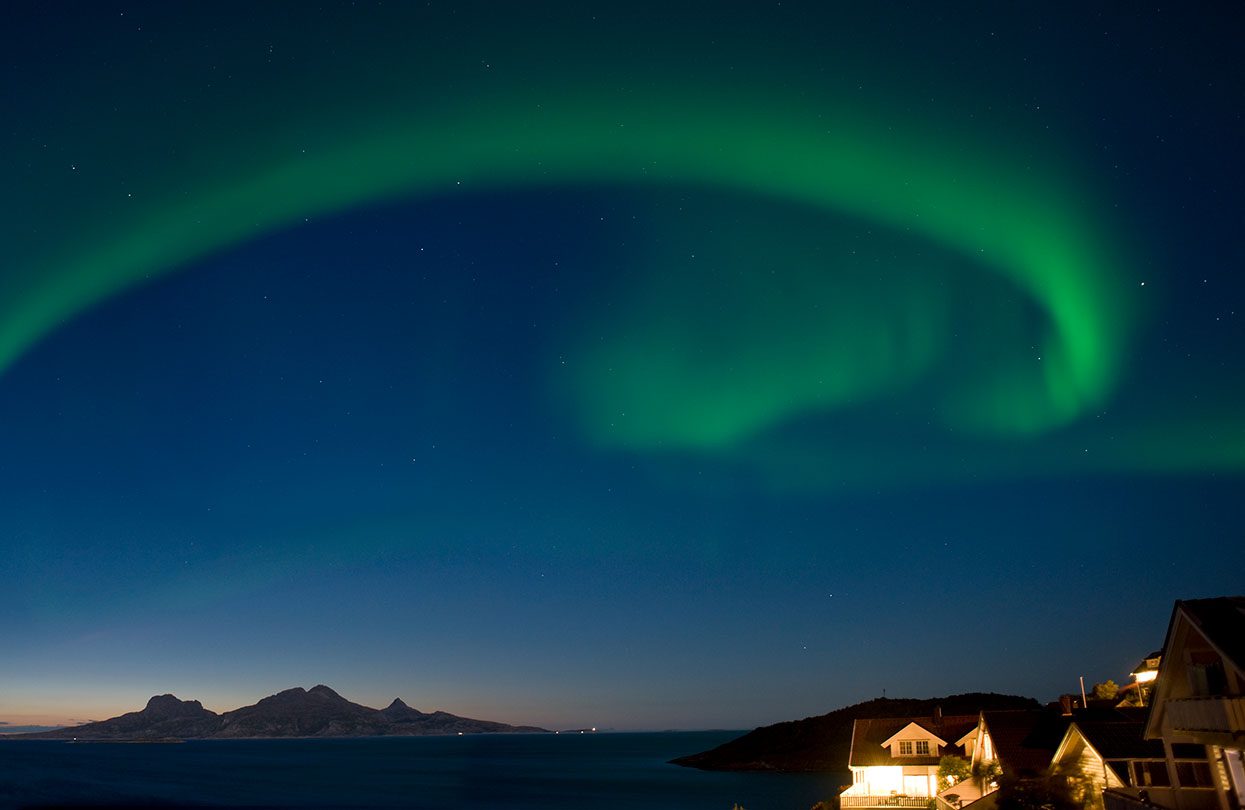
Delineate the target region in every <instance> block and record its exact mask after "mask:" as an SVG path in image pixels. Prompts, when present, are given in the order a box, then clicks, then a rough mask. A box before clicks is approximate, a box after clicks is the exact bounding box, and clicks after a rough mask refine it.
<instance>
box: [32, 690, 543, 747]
mask: <svg viewBox="0 0 1245 810" xmlns="http://www.w3.org/2000/svg"><path fill="white" fill-rule="evenodd" d="M543 731H545V729H542V728H536V727H534V726H512V725H508V724H506V723H497V722H493V721H490V720H474V719H472V718H469V717H459V716H457V715H454V714H450V713H448V712H441V711H437V712H432V713H424V712H421V711H419V710H417V709H412V708H411V707H410V706H407V705H406V704H405V703H403V702H402V700H401V699H395V700H394V701H393V702H392V703H390V704H389V706H388V707H387V708H385V709H373V708H370V707H368V706H362V705H360V704H358V703H353V702H351V701H349V700H346V698H344V697H342V696H341V695H339V694H337V692H335V691H333V690H332V689H330V688H329V687H327V686H324V685H323V684H320V685H318V686H313V687H312V688H310V689H303V688H302V687H301V686H297V687H294V688H293V689H286V690H284V691H282V692H278V693H276V694H275V695H269V696H268V697H266V698H264V699H263V700H260V701H259V702H257V703H255V704H253V705H251V706H243V707H242V708H240V709H234V710H233V711H230V712H225V713H224V714H217V713H215V712H213V711H209V710H207V709H205V708H203V704H201V703H200V702H199V701H197V700H178V699H177V698H176V697H174V696H173V695H156V696H155V697H153V698H151V699H150V700H148V701H147V706H146V708H144V709H143V710H142V711H137V712H129V713H127V714H123V715H121V716H119V717H113V718H111V719H109V720H101V721H99V722H95V723H87V724H85V725H81V726H73V727H70V728H62V729H56V730H55V731H43V732H37V733H33V734H14V735H11V736H10V738H43V739H78V740H189V739H208V738H211V739H240V738H248V739H253V738H261V737H262V738H272V737H382V736H386V737H389V736H430V735H435V734H483V733H490V734H504V733H515V732H543Z"/></svg>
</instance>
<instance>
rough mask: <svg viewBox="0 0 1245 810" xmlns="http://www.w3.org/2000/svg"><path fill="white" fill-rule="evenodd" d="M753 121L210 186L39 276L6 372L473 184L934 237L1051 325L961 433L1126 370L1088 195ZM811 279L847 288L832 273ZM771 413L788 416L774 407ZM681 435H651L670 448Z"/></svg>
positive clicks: (1090, 392) (618, 113)
mask: <svg viewBox="0 0 1245 810" xmlns="http://www.w3.org/2000/svg"><path fill="white" fill-rule="evenodd" d="M676 95H681V94H676ZM701 95H702V97H703V94H701ZM757 106H758V105H757V104H753V105H750V110H752V114H750V115H748V116H746V117H742V116H739V115H736V114H733V113H732V111H731V109H730V108H729V107H724V106H722V105H716V104H712V103H709V102H706V103H703V104H699V105H695V106H694V107H693V108H690V109H689V107H688V105H686V104H683V103H678V104H675V103H672V100H671V99H669V98H666V97H664V96H663V97H660V98H654V99H632V100H631V101H630V103H628V104H626V105H624V104H622V103H620V102H619V100H614V101H610V102H608V103H603V102H602V99H601V96H600V94H593V93H585V94H584V95H583V96H581V97H580V98H579V99H566V98H565V97H562V103H560V104H559V105H558V106H557V107H556V108H552V107H550V106H549V105H545V106H543V107H541V108H539V109H536V108H534V107H532V106H530V105H524V104H521V103H511V104H505V103H499V104H495V105H491V106H489V107H486V108H484V109H480V110H476V111H474V112H473V114H472V115H470V116H463V117H460V118H454V117H450V116H444V115H438V116H430V117H431V118H433V119H434V120H435V121H436V124H435V125H430V124H428V123H427V122H426V121H424V120H422V119H421V120H415V121H408V122H402V123H393V124H391V125H390V126H389V127H388V128H386V130H385V131H382V132H375V133H369V134H364V135H361V136H359V137H357V138H353V139H350V140H347V141H346V142H345V143H343V144H342V145H340V146H338V147H336V148H333V149H326V150H324V151H323V152H321V153H320V154H316V155H309V156H304V157H299V158H297V159H292V160H288V161H284V162H279V163H276V164H275V165H272V166H267V167H265V168H264V169H263V170H262V171H258V172H256V173H254V174H251V175H248V176H243V177H238V178H233V179H231V180H229V181H227V182H219V181H218V182H215V183H205V184H204V185H203V186H202V187H196V188H194V191H193V193H191V194H190V195H189V199H188V200H186V201H185V202H182V203H180V204H176V203H175V204H171V205H170V204H161V205H158V206H154V207H152V208H150V209H148V210H144V211H141V212H140V213H137V214H130V215H129V216H128V217H126V218H125V219H124V220H122V221H120V222H116V223H114V226H113V227H112V228H111V229H110V234H115V236H112V238H110V239H104V240H101V241H100V242H98V243H96V242H91V243H88V244H84V245H73V246H72V249H71V250H68V251H66V252H65V253H64V254H62V255H60V256H57V257H56V258H54V259H50V260H45V262H44V263H42V264H41V265H39V266H36V267H35V268H34V269H33V270H32V271H31V272H29V273H28V274H24V275H25V277H26V278H27V279H28V283H26V284H25V285H23V288H22V289H21V290H20V292H19V294H17V295H11V296H9V297H8V298H7V300H6V302H5V307H4V309H3V312H2V313H0V323H2V327H0V363H2V364H3V365H4V366H7V365H9V364H11V363H12V362H13V361H14V360H15V359H16V358H17V357H18V356H20V355H21V353H22V352H23V351H25V350H26V349H27V348H28V347H29V346H30V345H31V344H32V343H33V342H34V341H36V340H37V339H38V338H39V337H40V336H42V335H43V334H45V333H47V332H48V331H50V330H51V329H54V328H55V327H56V326H57V325H59V324H61V323H63V322H64V321H65V320H66V319H68V318H70V317H72V316H73V315H75V314H76V313H77V312H79V311H81V310H82V309H84V308H85V307H88V306H90V305H91V304H93V303H95V302H96V301H98V300H100V299H102V298H105V297H107V296H109V295H113V294H116V293H117V292H119V291H121V290H124V289H125V288H127V287H128V286H130V285H132V284H135V283H138V282H140V281H142V280H144V279H148V278H151V277H152V276H154V275H157V274H161V273H165V272H169V271H172V270H174V269H176V268H178V267H180V266H183V265H184V264H186V263H187V262H189V261H191V260H193V259H196V258H198V257H201V256H203V255H205V254H207V253H209V252H213V251H219V250H221V249H224V248H227V247H229V246H231V245H235V244H237V243H239V242H241V241H243V240H245V239H248V238H252V237H254V236H256V235H258V234H261V233H263V232H265V231H267V230H271V229H274V228H281V227H287V226H289V225H291V224H293V223H295V222H298V221H299V220H301V219H303V218H305V217H311V216H324V215H327V214H331V213H333V212H335V211H339V210H342V209H345V208H348V207H351V206H357V205H363V204H367V203H369V202H372V201H376V200H380V199H385V198H392V197H394V196H398V195H430V194H445V193H451V192H453V191H454V190H455V188H456V187H460V186H462V185H468V186H469V187H472V188H480V187H488V186H503V187H514V186H523V185H529V184H557V183H561V184H566V183H619V184H646V185H647V184H662V183H692V184H703V185H705V186H710V187H714V186H716V187H722V188H727V189H739V190H743V191H748V192H751V193H755V194H759V195H767V196H772V197H774V198H778V199H787V200H795V201H800V202H803V203H807V204H809V205H814V206H818V207H820V208H823V209H824V210H825V211H826V212H827V213H836V214H837V213H847V214H851V215H854V216H858V217H860V218H864V219H868V220H873V221H876V222H878V223H880V224H883V225H885V226H888V227H890V228H893V229H896V230H901V231H911V232H914V233H918V234H922V235H924V236H926V237H928V238H929V239H931V240H934V241H936V242H938V243H940V244H943V245H946V246H949V247H952V248H954V249H956V250H958V251H960V252H962V253H963V254H965V255H966V256H969V257H971V258H972V259H973V260H975V261H979V262H980V263H981V264H982V266H983V267H985V268H988V269H990V270H992V271H994V272H997V273H999V274H1001V275H1002V276H1003V277H1005V278H1006V279H1008V280H1009V281H1011V282H1012V283H1013V284H1015V285H1016V286H1017V287H1019V288H1020V289H1022V290H1024V291H1025V292H1026V293H1027V294H1029V295H1030V296H1032V298H1033V299H1034V300H1035V301H1037V302H1038V303H1039V304H1040V306H1041V307H1042V308H1043V309H1044V311H1045V312H1046V314H1047V316H1048V318H1049V322H1050V329H1049V336H1048V337H1047V339H1046V341H1045V346H1044V351H1045V354H1046V359H1045V361H1044V363H1043V365H1042V366H1041V370H1040V371H1039V372H1037V373H1029V372H1017V370H1016V369H1007V370H1005V371H1004V373H1003V374H1001V375H1000V376H999V377H997V378H995V379H990V380H983V381H981V383H980V390H979V391H978V392H976V393H975V394H974V396H972V397H971V398H969V401H966V402H965V403H963V405H962V413H961V414H960V415H959V417H958V418H960V419H961V420H962V421H963V422H964V423H966V424H968V425H972V426H975V427H978V428H980V429H983V430H987V431H991V432H996V431H997V432H1004V433H1007V432H1021V433H1024V432H1030V431H1035V430H1040V429H1044V428H1049V427H1051V426H1054V425H1058V424H1061V423H1063V422H1066V421H1067V420H1069V419H1072V418H1075V417H1076V416H1077V415H1079V414H1081V413H1083V411H1084V410H1085V409H1086V408H1087V407H1092V406H1093V405H1095V404H1097V403H1100V402H1101V401H1102V400H1103V398H1104V397H1105V396H1106V395H1107V393H1108V392H1109V391H1110V389H1111V385H1112V382H1113V380H1114V378H1115V375H1116V373H1117V370H1118V367H1119V363H1120V353H1121V349H1122V347H1123V343H1124V339H1125V334H1126V328H1127V318H1126V317H1124V316H1125V315H1126V313H1121V312H1120V311H1119V310H1118V309H1117V308H1116V306H1117V301H1116V300H1115V299H1114V296H1115V295H1118V292H1119V291H1118V281H1117V279H1116V276H1115V273H1114V272H1113V271H1114V268H1113V266H1112V263H1111V259H1110V258H1109V256H1108V255H1107V251H1106V249H1105V248H1103V247H1101V246H1099V245H1098V244H1097V243H1096V239H1095V238H1094V234H1093V227H1092V225H1093V221H1092V220H1091V219H1089V218H1087V216H1085V215H1083V214H1081V213H1080V212H1077V206H1076V205H1075V203H1074V200H1075V199H1076V197H1077V195H1076V193H1074V192H1073V191H1067V192H1064V193H1063V194H1062V195H1061V194H1060V193H1059V191H1058V190H1055V189H1048V188H1045V187H1043V186H1044V184H1040V183H1037V182H1028V183H1025V182H1023V178H1013V179H1011V180H1003V178H1005V177H1007V176H1008V175H1009V174H1010V172H1009V171H1008V168H1007V167H1006V166H988V165H982V164H981V163H979V162H977V161H971V162H970V161H965V160H964V159H963V158H962V157H961V156H960V155H961V154H962V152H940V151H939V150H936V149H934V148H932V147H930V146H925V145H922V144H918V143H913V144H906V145H901V144H893V145H882V143H881V142H880V141H881V139H880V138H879V134H880V133H879V132H876V131H868V130H861V129H854V130H851V129H847V128H843V129H839V128H837V127H833V128H830V129H829V130H826V128H825V125H824V124H819V122H817V121H809V120H802V119H801V117H800V116H799V115H798V114H795V113H794V112H791V111H786V114H784V111H782V110H775V111H774V113H773V114H771V115H757V114H755V110H756V109H757ZM1002 189H1006V192H1005V193H1004V192H1003V191H1002ZM808 272H820V273H825V274H830V275H832V274H833V273H834V272H835V268H834V267H832V266H828V267H825V268H810V269H809V270H808ZM832 321H833V314H830V315H828V319H827V322H828V323H831V322H832ZM830 373H831V374H836V373H838V374H840V375H841V376H842V377H844V379H843V380H842V382H841V385H840V386H838V391H837V392H836V393H835V394H833V395H831V396H830V399H838V398H842V397H846V396H849V395H850V393H851V392H852V391H853V390H854V389H856V388H857V387H858V384H859V386H860V387H864V388H867V387H869V385H870V383H868V382H867V381H865V380H859V379H858V378H859V377H860V374H862V373H866V374H868V373H874V372H853V371H852V370H851V369H850V368H842V369H839V370H837V371H836V370H834V369H831V370H830ZM779 399H781V397H779ZM775 409H776V410H777V412H778V413H781V412H782V411H783V410H785V408H784V407H783V406H782V405H780V404H776V405H775V406H774V407H773V408H766V407H763V406H762V407H760V408H759V410H762V411H766V410H775ZM726 421H727V422H728V423H733V422H739V424H737V425H736V424H724V425H723V426H722V428H721V431H720V432H721V433H722V434H723V435H722V436H721V437H720V438H722V439H723V440H727V439H729V438H732V437H733V436H736V435H738V434H740V433H746V432H747V430H748V428H749V426H750V425H755V424H765V423H767V422H769V421H772V419H767V418H765V417H764V416H763V415H761V414H755V415H752V416H747V415H741V416H740V417H739V419H738V420H726ZM665 430H666V429H665V428H663V427H662V426H654V427H653V431H654V432H655V433H656V434H661V433H662V432H664V431H665ZM676 432H677V431H676ZM715 432H717V431H715ZM671 438H675V437H674V436H672V437H671ZM704 440H705V438H704V437H696V436H690V437H688V439H687V441H688V442H689V443H692V444H697V443H700V442H701V441H704Z"/></svg>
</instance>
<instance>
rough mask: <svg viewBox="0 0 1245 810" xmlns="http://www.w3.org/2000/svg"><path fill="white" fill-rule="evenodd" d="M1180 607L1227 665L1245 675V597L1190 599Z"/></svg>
mask: <svg viewBox="0 0 1245 810" xmlns="http://www.w3.org/2000/svg"><path fill="white" fill-rule="evenodd" d="M1176 604H1177V606H1178V607H1179V608H1183V609H1184V613H1185V615H1186V616H1187V617H1188V618H1189V621H1190V622H1192V623H1193V626H1194V627H1196V628H1197V629H1198V632H1200V633H1201V634H1202V636H1203V637H1205V639H1206V640H1207V641H1209V642H1210V646H1212V647H1214V648H1215V650H1216V651H1218V653H1219V654H1220V655H1221V656H1223V658H1224V663H1225V664H1231V665H1232V666H1234V667H1235V668H1236V671H1237V672H1245V596H1220V597H1218V598H1217V599H1186V600H1184V601H1181V602H1177V603H1176Z"/></svg>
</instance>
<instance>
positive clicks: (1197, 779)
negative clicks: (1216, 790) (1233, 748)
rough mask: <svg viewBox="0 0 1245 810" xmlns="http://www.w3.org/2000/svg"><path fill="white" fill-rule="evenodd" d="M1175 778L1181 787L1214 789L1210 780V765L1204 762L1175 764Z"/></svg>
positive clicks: (1213, 784)
mask: <svg viewBox="0 0 1245 810" xmlns="http://www.w3.org/2000/svg"><path fill="white" fill-rule="evenodd" d="M1176 778H1177V779H1179V780H1180V786H1181V787H1203V788H1208V787H1214V786H1215V783H1214V782H1212V781H1211V780H1210V764H1209V763H1206V762H1177V763H1176Z"/></svg>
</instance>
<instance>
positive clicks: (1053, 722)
mask: <svg viewBox="0 0 1245 810" xmlns="http://www.w3.org/2000/svg"><path fill="white" fill-rule="evenodd" d="M981 717H982V721H983V722H985V724H986V730H987V731H989V732H990V739H991V740H992V741H993V743H994V753H995V755H996V756H997V757H998V758H999V763H1000V764H1001V765H1002V766H1003V770H1004V771H1005V772H1007V773H1009V774H1012V775H1016V776H1036V775H1038V774H1040V773H1042V772H1043V771H1044V770H1046V768H1047V767H1048V766H1049V765H1050V762H1051V758H1052V757H1053V756H1054V754H1055V749H1057V748H1058V747H1059V743H1060V741H1061V740H1063V736H1064V732H1065V731H1067V728H1068V724H1069V723H1070V722H1071V720H1072V718H1070V717H1065V716H1063V715H1060V714H1055V713H1054V712H1050V711H1042V710H1028V709H1022V710H1015V711H998V712H982V713H981Z"/></svg>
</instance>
